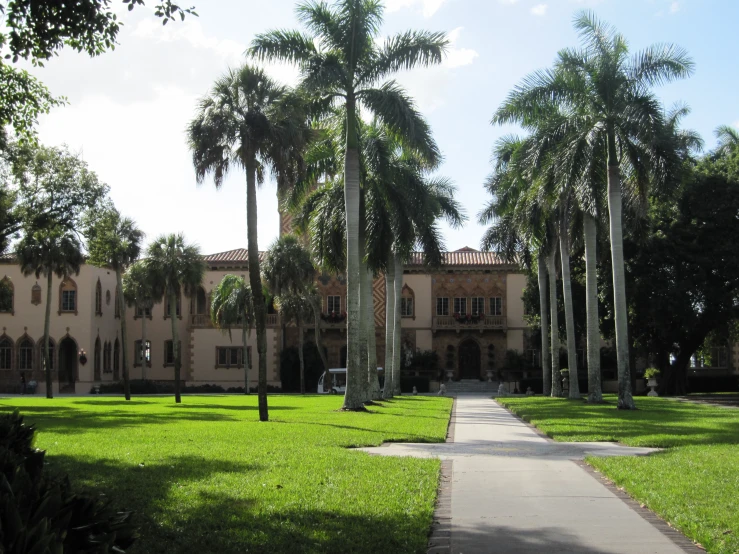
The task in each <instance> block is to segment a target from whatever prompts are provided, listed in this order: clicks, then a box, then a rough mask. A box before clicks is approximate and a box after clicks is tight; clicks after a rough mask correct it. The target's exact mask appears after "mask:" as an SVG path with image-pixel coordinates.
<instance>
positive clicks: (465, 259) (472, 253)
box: [203, 247, 510, 267]
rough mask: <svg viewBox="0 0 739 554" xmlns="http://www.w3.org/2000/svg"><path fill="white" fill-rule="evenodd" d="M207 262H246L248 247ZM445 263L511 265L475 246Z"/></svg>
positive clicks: (419, 257)
mask: <svg viewBox="0 0 739 554" xmlns="http://www.w3.org/2000/svg"><path fill="white" fill-rule="evenodd" d="M265 254H266V253H265V252H260V253H259V261H260V262H262V261H264V256H265ZM203 259H204V260H205V261H206V262H207V263H213V264H226V263H246V261H247V259H248V255H247V250H246V248H237V249H236V250H228V251H226V252H217V253H215V254H208V255H206V256H204V257H203ZM443 260H444V261H443V264H444V265H446V266H456V267H459V266H463V267H464V266H485V265H510V264H507V263H506V262H505V261H504V260H503V259H501V258H500V257H499V256H498V255H497V254H495V253H494V252H480V251H479V250H475V249H473V248H469V247H464V248H461V249H459V250H455V251H454V252H444V254H443ZM407 265H409V266H422V265H423V254H422V253H421V252H414V253H413V254H412V256H411V259H410V261H409V263H408V264H407Z"/></svg>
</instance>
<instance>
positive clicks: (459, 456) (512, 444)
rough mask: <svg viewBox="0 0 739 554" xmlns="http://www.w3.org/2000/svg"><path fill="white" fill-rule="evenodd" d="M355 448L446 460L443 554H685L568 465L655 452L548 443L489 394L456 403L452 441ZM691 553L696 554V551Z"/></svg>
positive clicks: (593, 480)
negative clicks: (447, 524)
mask: <svg viewBox="0 0 739 554" xmlns="http://www.w3.org/2000/svg"><path fill="white" fill-rule="evenodd" d="M362 450H364V451H366V452H370V453H373V454H381V455H386V456H416V457H440V458H441V459H442V460H451V461H452V480H451V481H452V482H451V541H450V548H449V547H447V548H446V551H447V552H452V553H454V554H476V553H483V552H484V553H488V552H491V553H492V552H500V553H508V552H511V553H512V552H516V553H519V552H520V553H523V552H531V553H534V552H535V553H542V552H545V553H549V552H577V553H580V552H583V553H584V552H592V553H626V552H628V553H632V554H637V553H645V554H646V553H650V554H651V553H655V554H656V553H659V554H667V553H678V552H685V551H686V550H688V551H691V548H690V547H688V548H687V549H686V548H684V547H682V546H680V545H678V544H677V542H674V541H673V540H671V539H670V538H669V537H668V536H667V535H666V534H664V533H663V532H662V531H661V530H660V529H658V527H656V526H655V525H653V524H652V523H650V522H649V521H647V520H646V519H644V518H643V517H642V516H641V515H640V514H639V513H637V512H636V511H635V510H634V509H633V508H632V507H631V506H630V505H629V504H628V503H626V502H625V501H624V500H622V499H621V498H619V497H618V496H617V495H616V494H614V493H613V492H612V491H611V490H610V489H609V488H608V487H606V486H605V485H604V484H602V483H601V482H600V481H599V480H598V479H596V478H595V477H594V476H593V475H591V474H590V473H589V472H588V471H587V470H586V469H584V468H583V467H581V466H580V465H579V464H578V463H576V461H577V460H581V459H582V458H583V457H584V456H585V455H595V456H624V455H645V454H649V453H651V452H654V450H655V449H650V448H629V447H623V446H619V445H617V444H615V443H582V442H581V443H562V442H558V443H555V442H552V441H550V440H548V439H546V438H543V437H541V436H540V435H538V434H537V433H536V432H534V431H533V430H532V429H531V428H530V427H529V426H527V425H526V424H525V423H523V422H521V421H520V420H519V419H518V418H516V417H514V416H513V415H511V414H510V413H509V412H508V411H507V410H505V409H503V408H501V407H500V406H499V405H498V404H497V403H496V402H495V401H493V400H492V399H491V398H490V397H489V396H480V395H464V396H463V395H460V396H459V397H458V398H457V407H456V424H455V429H454V442H452V443H443V444H409V443H392V444H387V445H383V446H380V447H376V448H363V449H362ZM683 541H684V539H683ZM442 542H443V541H442ZM678 542H679V541H678ZM447 543H448V544H449V541H447ZM444 549H445V548H444V547H443V546H442V548H437V549H434V550H435V551H438V552H442V551H444ZM694 551H695V552H699V550H698V549H697V548H695V550H694Z"/></svg>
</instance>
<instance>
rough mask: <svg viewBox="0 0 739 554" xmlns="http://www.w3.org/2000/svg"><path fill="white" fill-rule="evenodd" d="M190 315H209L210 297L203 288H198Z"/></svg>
mask: <svg viewBox="0 0 739 554" xmlns="http://www.w3.org/2000/svg"><path fill="white" fill-rule="evenodd" d="M190 313H191V314H193V315H204V314H207V313H208V295H207V294H206V292H205V289H204V288H203V287H198V290H197V292H196V293H195V295H194V296H193V297H192V299H191V301H190Z"/></svg>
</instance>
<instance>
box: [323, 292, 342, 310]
mask: <svg viewBox="0 0 739 554" xmlns="http://www.w3.org/2000/svg"><path fill="white" fill-rule="evenodd" d="M326 313H328V314H330V313H335V314H340V313H341V296H327V297H326Z"/></svg>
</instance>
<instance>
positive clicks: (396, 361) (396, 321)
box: [393, 254, 403, 396]
mask: <svg viewBox="0 0 739 554" xmlns="http://www.w3.org/2000/svg"><path fill="white" fill-rule="evenodd" d="M394 289H395V308H394V309H393V386H394V387H395V395H396V396H400V356H401V348H402V347H401V344H400V338H401V331H402V329H401V320H400V300H401V297H402V294H401V293H402V291H403V260H402V258H401V257H400V256H398V255H397V254H396V255H395V287H394Z"/></svg>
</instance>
